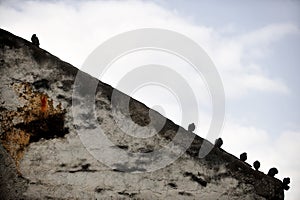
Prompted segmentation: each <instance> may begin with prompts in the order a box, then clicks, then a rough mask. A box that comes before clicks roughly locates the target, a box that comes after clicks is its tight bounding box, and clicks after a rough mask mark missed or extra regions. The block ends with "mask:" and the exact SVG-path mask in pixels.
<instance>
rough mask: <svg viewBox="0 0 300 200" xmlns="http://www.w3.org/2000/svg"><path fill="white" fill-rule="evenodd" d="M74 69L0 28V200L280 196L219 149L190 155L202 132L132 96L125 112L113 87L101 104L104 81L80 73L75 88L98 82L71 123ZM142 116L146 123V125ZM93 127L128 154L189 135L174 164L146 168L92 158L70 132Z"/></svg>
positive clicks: (274, 183)
mask: <svg viewBox="0 0 300 200" xmlns="http://www.w3.org/2000/svg"><path fill="white" fill-rule="evenodd" d="M77 72H78V70H77V69H76V68H74V67H73V66H71V65H70V64H68V63H65V62H63V61H61V60H59V59H58V58H57V57H55V56H53V55H51V54H49V53H48V52H46V51H44V50H42V49H40V48H38V47H35V46H33V45H32V44H31V43H30V42H28V41H26V40H24V39H22V38H19V37H17V36H14V35H12V34H10V33H9V32H6V31H4V30H0V80H1V85H0V98H1V99H0V103H1V105H0V110H1V115H0V120H1V129H0V131H1V133H0V140H1V145H0V153H1V154H0V159H1V162H0V170H1V172H0V173H1V174H0V175H1V192H0V193H1V196H0V197H1V199H2V198H3V199H18V198H24V199H47V198H48V199H111V198H112V199H276V200H277V199H283V198H284V193H283V189H282V186H281V181H279V180H278V179H276V178H272V177H269V176H266V175H265V174H263V173H262V172H259V171H254V170H253V169H252V168H251V167H250V166H249V165H248V164H246V163H244V162H241V161H240V160H238V159H237V158H236V157H234V156H232V155H230V154H228V153H227V152H225V151H223V150H222V149H217V148H214V149H213V150H212V151H211V152H210V153H209V154H208V155H207V156H206V157H205V158H203V159H200V158H198V151H199V148H200V146H201V144H202V142H203V139H202V138H200V137H198V136H195V135H194V134H193V133H191V132H187V131H186V130H185V129H183V128H181V127H179V126H178V125H176V124H174V123H173V122H171V121H170V120H168V119H165V118H164V117H163V116H161V115H160V114H158V113H157V112H155V111H152V110H149V109H148V108H147V107H146V106H145V105H143V104H142V103H139V102H137V101H135V100H133V99H130V106H129V113H128V112H126V111H124V109H122V102H123V101H125V100H124V99H126V98H127V96H126V95H124V94H122V93H120V92H118V93H117V94H118V95H119V96H118V98H119V101H118V102H116V103H111V93H112V90H113V88H111V87H110V86H108V85H106V84H104V83H102V82H98V80H96V79H94V78H92V77H91V76H89V75H87V74H83V75H82V76H83V78H84V80H85V81H84V84H82V85H83V86H82V87H88V86H89V84H90V83H94V82H95V81H96V82H97V83H98V87H97V89H96V93H95V99H94V100H95V105H96V106H95V115H94V116H92V117H93V119H95V120H93V121H90V118H91V116H89V115H90V112H88V110H89V109H88V108H86V109H87V112H86V114H82V115H80V119H81V120H80V121H76V120H73V115H72V109H71V108H72V103H73V109H75V110H76V109H82V108H83V109H84V108H85V107H84V106H85V102H84V97H83V96H82V97H81V96H77V97H76V98H73V99H72V94H73V88H74V87H75V85H74V80H75V77H76V74H77ZM74 101H75V103H74ZM116 118H117V119H118V120H120V121H121V122H122V124H123V125H126V127H127V130H129V131H131V132H132V133H134V132H141V133H145V134H150V135H151V136H152V137H148V138H146V139H141V138H135V137H132V136H130V135H127V134H125V133H124V131H123V130H122V129H120V127H119V126H118V125H117V124H116ZM151 120H152V121H154V125H153V126H146V125H148V124H149V123H150V121H151ZM161 121H165V122H166V123H165V124H164V126H163V127H162V128H161V129H158V128H157V127H156V125H155V124H157V123H159V122H161ZM97 126H101V128H102V130H104V132H105V134H106V136H107V137H108V138H109V139H110V140H111V141H112V142H113V144H114V145H115V146H117V147H118V148H120V149H122V150H123V151H125V152H127V154H128V155H130V154H134V153H137V152H142V153H145V154H147V153H151V152H154V151H156V150H157V149H160V148H162V147H163V146H166V145H167V144H168V143H169V142H170V141H171V140H172V139H173V137H174V136H175V133H176V132H177V131H178V130H179V131H181V132H182V134H184V135H183V136H184V138H187V139H188V138H192V137H195V138H194V140H193V142H192V144H191V146H190V147H189V148H188V149H187V151H186V152H185V153H184V154H183V155H182V156H180V157H179V158H178V159H177V160H176V161H175V162H173V163H172V164H170V165H168V166H166V167H164V168H161V169H159V170H156V171H153V172H147V170H146V169H145V167H146V166H147V164H149V162H148V160H147V159H146V158H142V157H141V158H139V159H138V160H136V161H135V162H140V163H139V166H140V167H139V168H137V167H135V165H132V164H131V163H126V162H123V163H122V162H121V163H122V164H118V165H115V166H114V167H108V166H106V165H104V164H102V163H101V162H99V161H97V159H95V158H94V157H93V156H92V155H91V154H90V153H89V152H88V150H87V149H86V147H85V146H84V145H83V144H82V141H81V140H80V138H79V136H78V130H80V131H81V132H85V131H90V130H93V129H94V128H95V127H97ZM184 138H183V139H184ZM113 148H115V147H112V149H113ZM109 156H110V155H107V157H109ZM166 159H167V158H166ZM120 160H122V158H120ZM141 161H143V162H141ZM131 172H139V173H131Z"/></svg>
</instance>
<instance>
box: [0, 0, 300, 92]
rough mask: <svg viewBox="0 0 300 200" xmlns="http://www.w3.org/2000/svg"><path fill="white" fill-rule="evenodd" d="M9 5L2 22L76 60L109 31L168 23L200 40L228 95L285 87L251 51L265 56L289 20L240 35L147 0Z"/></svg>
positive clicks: (288, 28)
mask: <svg viewBox="0 0 300 200" xmlns="http://www.w3.org/2000/svg"><path fill="white" fill-rule="evenodd" d="M8 5H12V4H8V3H7V4H5V3H4V4H1V5H0V22H1V24H2V27H3V28H5V29H8V30H9V31H12V32H13V33H15V34H17V35H20V36H23V37H25V38H28V39H29V38H30V37H31V34H32V33H37V35H38V36H39V38H40V42H41V47H42V48H45V49H46V50H48V51H50V52H52V53H53V54H55V55H57V56H59V57H60V58H61V59H63V60H66V61H68V62H71V63H72V64H75V65H76V66H80V65H81V63H83V61H84V59H85V58H86V57H87V56H88V54H89V53H90V52H91V51H92V50H93V49H94V48H96V47H97V46H98V45H99V44H101V43H102V42H103V41H105V40H106V39H108V38H110V37H111V36H113V35H116V34H119V33H121V32H124V31H128V30H132V29H136V28H144V27H157V28H166V29H170V30H174V31H178V32H180V33H183V34H185V35H187V36H189V37H191V38H192V39H193V40H195V41H197V42H198V43H199V44H200V45H201V46H203V48H204V49H205V50H206V51H207V52H208V54H209V56H210V57H211V58H212V59H213V61H214V62H215V64H216V66H217V67H218V69H219V71H220V73H221V75H222V78H223V80H224V85H225V89H226V93H227V97H228V98H239V97H242V96H244V95H245V94H248V93H249V91H255V90H263V91H269V92H277V93H287V92H288V88H287V86H286V85H285V84H284V82H283V81H281V80H278V79H277V78H273V77H268V76H267V75H266V74H265V73H263V70H262V66H260V65H259V64H258V63H255V57H256V56H258V55H259V56H264V54H265V51H264V50H265V49H269V47H270V45H271V44H272V42H276V41H277V40H279V39H281V38H283V37H285V36H287V35H288V34H291V33H295V32H297V33H299V29H298V28H297V27H296V26H294V25H293V24H273V25H268V26H266V27H262V28H261V29H258V30H254V31H252V32H250V33H246V34H244V35H233V36H225V35H223V34H222V32H221V31H220V32H219V31H218V30H215V29H213V28H210V27H205V26H199V25H195V24H192V23H191V22H189V21H186V20H185V19H184V18H182V17H181V16H179V15H178V14H177V13H176V12H172V11H170V10H166V9H164V8H162V7H160V6H158V5H157V4H155V3H152V2H148V1H147V2H144V1H78V2H76V1H67V2H63V1H53V2H44V1H26V2H22V3H21V2H18V3H16V2H15V3H14V6H8ZM249 60H251V62H250V61H249ZM253 66H255V68H253Z"/></svg>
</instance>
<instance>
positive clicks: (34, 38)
mask: <svg viewBox="0 0 300 200" xmlns="http://www.w3.org/2000/svg"><path fill="white" fill-rule="evenodd" d="M31 42H32V44H34V45H35V46H37V47H39V46H40V42H39V39H38V37H37V36H36V34H33V35H32V36H31Z"/></svg>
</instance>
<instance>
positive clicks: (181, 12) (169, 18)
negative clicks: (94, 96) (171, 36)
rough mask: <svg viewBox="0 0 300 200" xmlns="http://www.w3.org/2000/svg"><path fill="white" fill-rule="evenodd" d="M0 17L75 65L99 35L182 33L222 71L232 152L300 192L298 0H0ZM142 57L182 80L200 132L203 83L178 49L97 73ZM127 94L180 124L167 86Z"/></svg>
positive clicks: (206, 112)
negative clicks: (191, 95)
mask: <svg viewBox="0 0 300 200" xmlns="http://www.w3.org/2000/svg"><path fill="white" fill-rule="evenodd" d="M0 27H1V28H3V29H6V30H8V31H10V32H12V33H13V34H15V35H18V36H20V37H23V38H25V39H27V40H30V37H31V35H32V34H33V33H36V34H37V36H38V37H39V39H40V43H41V46H40V47H41V48H43V49H45V50H47V51H49V52H50V53H52V54H54V55H56V56H58V57H59V58H60V59H62V60H64V61H67V62H69V63H71V64H73V65H74V66H76V67H78V68H81V67H82V64H83V63H84V61H85V59H86V58H87V57H88V55H89V54H90V53H91V52H92V51H93V50H94V49H95V48H96V47H98V46H99V45H100V44H101V43H103V42H105V41H107V40H108V39H109V38H111V37H113V36H116V35H118V34H121V33H123V32H126V31H131V30H135V29H138V28H162V29H167V30H172V31H176V32H178V33H180V34H183V35H185V36H187V37H188V38H190V39H192V40H193V41H195V42H196V43H197V44H198V45H199V46H201V47H202V48H203V49H204V51H205V52H206V53H207V55H208V56H209V57H210V58H211V60H212V61H213V63H214V64H215V66H216V68H217V70H218V72H219V74H220V76H221V79H222V81H223V85H224V90H225V96H226V117H225V122H224V127H223V130H222V132H221V133H220V136H221V137H222V138H223V140H224V149H225V150H226V151H228V152H230V153H232V154H233V155H235V156H239V155H240V153H242V152H247V153H248V160H247V162H248V163H250V164H252V163H253V162H254V161H255V160H259V161H260V162H261V165H262V166H261V170H262V171H264V172H266V173H267V171H268V169H270V168H271V167H277V168H278V170H279V174H278V175H277V176H276V177H278V178H279V179H283V178H284V177H291V184H290V186H291V189H290V190H289V191H286V192H285V195H286V199H288V200H296V199H299V197H300V191H299V190H297V188H300V173H299V172H298V171H299V169H300V160H299V159H298V158H299V156H298V152H299V151H300V145H298V143H299V142H300V112H299V111H300V107H299V104H298V102H300V89H299V85H300V79H299V78H298V75H299V72H300V69H299V63H300V56H299V52H300V1H293V0H274V1H271V0H263V1H258V0H254V1H215V0H212V1H196V0H194V1H193V0H191V1H183V0H172V1H171V0H160V1H158V0H154V1H150V0H149V1H126V0H124V1H72V0H69V1H18V0H17V1H14V0H13V1H0ZM149 63H155V64H163V65H166V66H172V69H174V70H175V71H179V73H181V74H182V76H183V77H184V78H185V79H186V80H189V81H188V83H189V84H190V85H191V88H192V89H193V91H194V92H195V95H196V98H197V102H198V103H199V104H198V106H199V107H198V109H195V108H192V107H188V108H184V109H187V110H188V111H189V112H193V111H194V112H197V114H198V116H199V121H197V122H195V123H196V124H197V127H196V130H195V133H197V134H198V135H200V136H202V137H205V136H206V132H207V130H208V127H209V123H210V121H211V112H212V104H211V99H210V93H209V91H208V90H207V86H206V85H205V81H203V79H201V78H199V77H196V76H195V74H193V73H192V71H191V70H189V69H190V66H189V65H188V64H187V63H185V62H183V61H182V60H180V59H179V58H178V57H176V56H174V55H169V54H167V53H164V52H157V51H144V52H140V51H139V52H134V53H132V54H128V55H126V56H124V57H122V58H120V59H119V60H117V61H116V62H115V63H113V65H112V66H111V67H110V68H109V70H108V71H107V72H106V74H104V75H103V77H101V78H100V79H101V80H102V81H104V82H107V83H109V84H111V85H112V86H115V87H116V86H118V81H119V80H121V79H122V77H124V76H126V74H127V73H128V72H129V71H130V70H132V69H133V68H135V67H137V66H141V65H144V64H149ZM182 66H184V69H186V70H184V71H180V69H182ZM89 73H90V74H91V75H93V72H92V71H91V72H89ZM166 77H167V75H166ZM117 88H118V87H117ZM130 95H131V96H133V97H135V98H137V99H138V100H140V101H142V102H144V103H145V104H146V105H148V106H149V107H154V108H156V109H158V111H160V112H161V113H162V114H164V115H165V116H167V117H168V118H170V119H171V120H173V121H174V122H176V123H178V124H179V125H182V126H183V127H185V128H187V125H188V124H187V123H183V122H182V121H181V114H182V112H183V111H182V108H181V107H180V105H179V104H178V99H176V94H175V95H174V94H172V92H170V91H168V90H166V88H164V87H160V86H159V85H147V86H141V87H140V88H138V89H137V90H136V91H134V93H132V94H130Z"/></svg>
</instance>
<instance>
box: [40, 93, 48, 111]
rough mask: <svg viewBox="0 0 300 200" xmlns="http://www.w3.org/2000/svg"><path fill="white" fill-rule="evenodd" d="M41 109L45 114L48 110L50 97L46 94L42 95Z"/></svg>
mask: <svg viewBox="0 0 300 200" xmlns="http://www.w3.org/2000/svg"><path fill="white" fill-rule="evenodd" d="M41 111H42V113H45V114H46V113H47V111H48V98H47V96H46V95H42V96H41Z"/></svg>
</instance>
